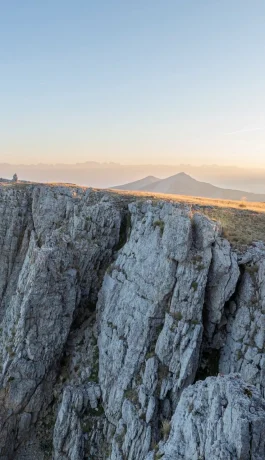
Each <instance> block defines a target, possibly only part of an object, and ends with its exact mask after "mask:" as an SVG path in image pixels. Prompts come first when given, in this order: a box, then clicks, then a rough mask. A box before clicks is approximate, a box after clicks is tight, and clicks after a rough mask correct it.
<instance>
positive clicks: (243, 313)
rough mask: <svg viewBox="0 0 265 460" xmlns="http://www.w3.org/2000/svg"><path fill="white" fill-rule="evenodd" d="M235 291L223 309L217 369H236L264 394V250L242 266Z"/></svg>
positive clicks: (235, 370)
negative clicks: (224, 310) (225, 322)
mask: <svg viewBox="0 0 265 460" xmlns="http://www.w3.org/2000/svg"><path fill="white" fill-rule="evenodd" d="M242 271H243V273H242V277H241V281H240V284H239V286H238V290H237V295H236V296H235V298H234V300H233V301H232V302H230V304H229V305H228V307H227V311H226V321H227V324H226V326H225V329H224V330H223V331H222V335H223V337H224V340H223V341H224V345H223V347H222V348H221V354H220V366H219V367H220V371H221V372H223V373H230V372H240V374H241V375H242V378H243V379H244V380H245V381H246V382H248V383H252V384H254V385H256V386H257V388H259V389H260V391H261V394H262V395H263V397H264V396H265V352H264V347H265V297H264V294H265V252H264V253H263V255H261V258H260V259H259V260H255V261H253V260H252V261H251V262H250V263H248V264H247V265H245V266H244V267H243V269H242Z"/></svg>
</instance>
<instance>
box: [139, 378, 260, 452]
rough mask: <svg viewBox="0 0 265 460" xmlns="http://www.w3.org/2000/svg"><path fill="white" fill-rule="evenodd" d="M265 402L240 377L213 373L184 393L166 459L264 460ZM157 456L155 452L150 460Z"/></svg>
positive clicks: (164, 448) (162, 448)
mask: <svg viewBox="0 0 265 460" xmlns="http://www.w3.org/2000/svg"><path fill="white" fill-rule="evenodd" d="M264 432H265V400H264V399H262V398H261V396H260V393H259V392H258V390H257V389H256V388H255V387H253V386H250V385H247V384H246V383H245V382H244V381H242V380H241V379H240V378H239V376H238V375H236V374H234V375H230V376H223V377H222V376H220V377H217V378H216V377H209V378H207V379H206V380H205V381H203V382H197V383H196V384H195V385H191V386H190V387H188V388H187V389H186V390H184V392H183V393H182V396H181V399H180V402H179V404H178V406H177V409H176V411H175V414H174V416H173V417H172V420H171V430H170V434H169V438H168V440H167V441H166V442H164V443H163V442H161V443H160V444H159V448H158V451H157V453H156V458H163V460H181V459H183V460H199V459H203V458H204V459H206V460H239V459H240V460H249V459H253V460H262V459H263V458H265V439H264ZM154 458H155V452H153V453H150V454H149V455H148V456H147V457H146V460H152V459H154Z"/></svg>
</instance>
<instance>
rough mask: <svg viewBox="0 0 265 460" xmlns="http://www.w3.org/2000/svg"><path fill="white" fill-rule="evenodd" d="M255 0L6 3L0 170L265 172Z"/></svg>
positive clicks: (260, 31) (263, 42) (0, 30)
mask: <svg viewBox="0 0 265 460" xmlns="http://www.w3.org/2000/svg"><path fill="white" fill-rule="evenodd" d="M264 21H265V2H264V1H262V0H252V1H249V0H233V1H231V0H222V1H216V0H214V1H210V0H205V1H198V0H188V1H183V0H152V1H151V0H135V1H133V2H129V1H121V0H101V1H100V0H99V1H97V2H95V1H91V0H77V1H75V2H73V1H72V0H46V1H45V2H40V1H38V2H36V0H25V1H23V2H22V1H21V0H13V1H12V2H2V5H1V15H0V41H1V48H0V75H1V85H0V96H1V104H0V131H1V135H0V162H11V163H15V162H19V163H39V162H47V163H51V162H65V163H75V162H82V161H89V160H96V161H114V162H121V163H125V164H135V163H155V164H158V163H164V164H165V163H168V164H178V163H183V162H185V163H187V162H189V163H194V164H202V163H217V164H235V165H240V166H251V165H252V166H262V167H265V112H264V110H265V87H264V86H265V79H264V75H265V60H264V56H265V27H264Z"/></svg>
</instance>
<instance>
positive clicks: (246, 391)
mask: <svg viewBox="0 0 265 460" xmlns="http://www.w3.org/2000/svg"><path fill="white" fill-rule="evenodd" d="M244 394H245V395H247V396H248V397H249V398H251V397H252V391H251V390H250V389H249V388H244Z"/></svg>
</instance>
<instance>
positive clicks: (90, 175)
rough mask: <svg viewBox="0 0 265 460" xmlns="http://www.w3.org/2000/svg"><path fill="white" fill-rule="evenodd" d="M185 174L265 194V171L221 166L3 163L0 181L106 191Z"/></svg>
mask: <svg viewBox="0 0 265 460" xmlns="http://www.w3.org/2000/svg"><path fill="white" fill-rule="evenodd" d="M180 172H185V173H186V174H188V175H190V176H191V177H194V178H196V179H197V180H198V181H202V182H207V183H211V184H214V185H216V186H217V187H221V188H226V189H237V190H246V191H248V192H252V193H265V169H262V168H259V169H257V168H240V167H236V166H222V165H219V166H218V165H214V164H213V165H201V166H196V165H189V164H175V165H163V164H160V165H158V164H141V165H139V164H138V165H137V164H134V165H124V164H118V163H99V162H96V161H87V162H85V163H75V164H63V163H60V164H31V165H25V164H8V163H0V177H6V178H9V179H11V178H12V177H13V174H14V173H17V175H18V178H19V179H20V180H26V181H33V182H64V183H66V182H68V183H69V182H71V183H74V184H78V185H85V186H88V187H100V188H107V187H113V185H117V184H126V183H131V182H134V181H138V180H142V178H143V177H146V176H153V177H154V178H155V179H157V180H159V179H158V178H161V179H164V178H167V177H169V176H172V175H173V174H178V173H180Z"/></svg>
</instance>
